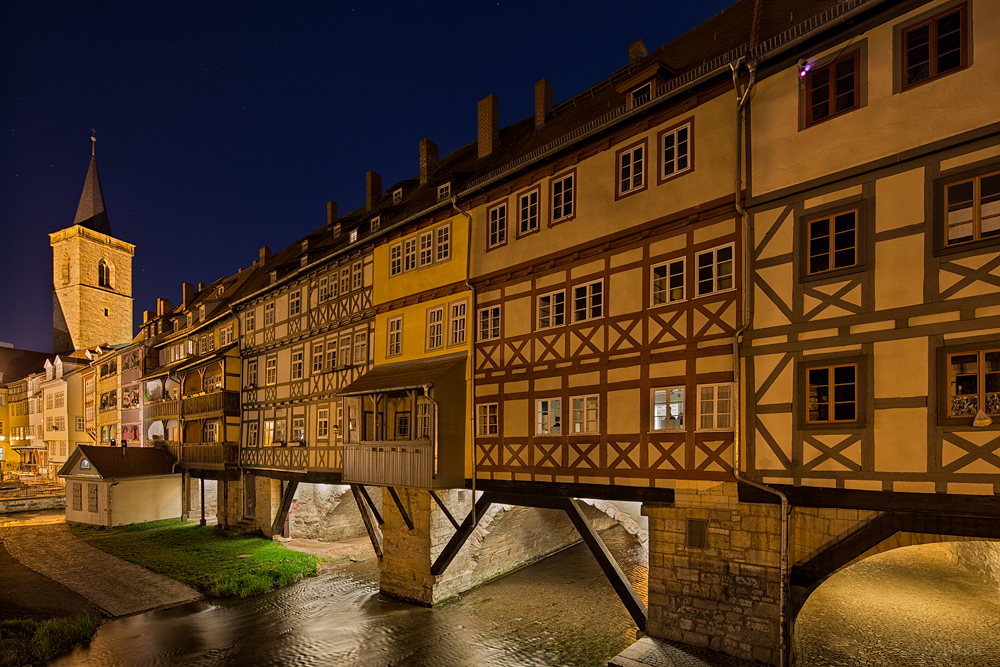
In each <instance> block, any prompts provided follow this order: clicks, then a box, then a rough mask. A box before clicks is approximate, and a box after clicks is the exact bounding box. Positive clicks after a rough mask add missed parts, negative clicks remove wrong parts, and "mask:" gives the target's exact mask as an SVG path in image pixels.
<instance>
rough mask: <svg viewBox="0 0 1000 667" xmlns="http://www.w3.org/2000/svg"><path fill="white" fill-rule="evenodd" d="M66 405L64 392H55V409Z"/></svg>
mask: <svg viewBox="0 0 1000 667" xmlns="http://www.w3.org/2000/svg"><path fill="white" fill-rule="evenodd" d="M64 405H66V392H63V391H57V392H56V407H57V408H61V407H63V406H64Z"/></svg>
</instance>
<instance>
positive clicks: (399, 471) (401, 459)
mask: <svg viewBox="0 0 1000 667" xmlns="http://www.w3.org/2000/svg"><path fill="white" fill-rule="evenodd" d="M344 483H345V484H371V485H376V486H402V487H407V488H415V489H431V488H435V486H434V445H433V444H431V443H430V442H427V441H426V440H392V441H386V442H362V443H361V444H351V445H344Z"/></svg>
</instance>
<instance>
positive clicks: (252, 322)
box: [246, 310, 257, 333]
mask: <svg viewBox="0 0 1000 667" xmlns="http://www.w3.org/2000/svg"><path fill="white" fill-rule="evenodd" d="M256 321H257V318H256V316H255V314H254V311H252V310H251V311H250V312H248V313H247V315H246V330H247V333H249V332H251V331H253V330H254V329H255V328H256Z"/></svg>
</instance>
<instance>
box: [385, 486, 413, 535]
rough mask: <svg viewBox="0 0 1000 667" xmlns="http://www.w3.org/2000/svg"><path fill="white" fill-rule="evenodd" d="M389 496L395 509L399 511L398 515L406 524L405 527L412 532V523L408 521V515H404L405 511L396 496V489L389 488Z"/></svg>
mask: <svg viewBox="0 0 1000 667" xmlns="http://www.w3.org/2000/svg"><path fill="white" fill-rule="evenodd" d="M386 488H388V489H389V495H390V496H392V501H393V502H394V503H396V509H398V510H399V514H400V515H401V516H402V517H403V521H405V522H406V527H407V529H409V530H413V521H412V520H411V519H410V515H409V514H407V513H406V509H404V508H403V503H401V502H400V501H399V496H397V495H396V489H394V488H393V487H391V486H389V487H386Z"/></svg>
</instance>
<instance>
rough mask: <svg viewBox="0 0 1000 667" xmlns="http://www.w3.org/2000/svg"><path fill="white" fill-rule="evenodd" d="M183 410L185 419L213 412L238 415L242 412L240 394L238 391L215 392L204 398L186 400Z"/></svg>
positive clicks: (197, 397) (196, 397)
mask: <svg viewBox="0 0 1000 667" xmlns="http://www.w3.org/2000/svg"><path fill="white" fill-rule="evenodd" d="M183 409H184V416H185V417H191V416H194V415H200V414H206V413H212V412H232V413H236V414H238V413H239V411H240V394H239V392H238V391H215V392H212V393H211V394H205V395H203V396H195V397H193V398H185V399H184V401H183Z"/></svg>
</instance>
